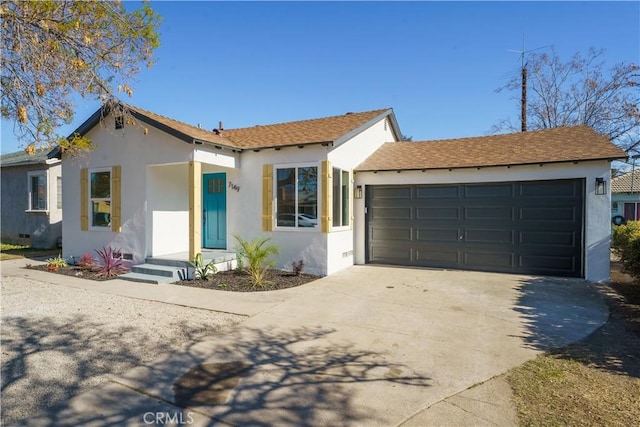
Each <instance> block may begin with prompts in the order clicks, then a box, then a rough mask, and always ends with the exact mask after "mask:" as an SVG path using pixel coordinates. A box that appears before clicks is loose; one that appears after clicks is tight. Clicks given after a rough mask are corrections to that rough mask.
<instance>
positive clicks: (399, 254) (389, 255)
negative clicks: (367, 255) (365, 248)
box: [371, 245, 411, 262]
mask: <svg viewBox="0 0 640 427" xmlns="http://www.w3.org/2000/svg"><path fill="white" fill-rule="evenodd" d="M371 259H372V260H376V261H382V262H391V261H396V262H397V261H402V262H404V261H406V260H411V248H410V247H405V248H402V247H397V246H393V247H389V246H377V245H373V246H372V248H371Z"/></svg>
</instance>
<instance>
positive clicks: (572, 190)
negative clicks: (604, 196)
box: [520, 180, 582, 200]
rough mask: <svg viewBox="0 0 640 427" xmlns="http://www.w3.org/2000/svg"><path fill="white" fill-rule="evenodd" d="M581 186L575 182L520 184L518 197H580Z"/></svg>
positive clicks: (546, 198)
mask: <svg viewBox="0 0 640 427" xmlns="http://www.w3.org/2000/svg"><path fill="white" fill-rule="evenodd" d="M581 187H582V186H581V185H579V183H577V182H575V181H571V180H569V181H546V182H545V181H533V182H523V183H520V195H521V196H524V197H526V198H539V199H544V200H549V199H550V198H565V197H569V198H574V197H579V198H581V197H582V188H581Z"/></svg>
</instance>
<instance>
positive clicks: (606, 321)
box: [515, 278, 640, 377]
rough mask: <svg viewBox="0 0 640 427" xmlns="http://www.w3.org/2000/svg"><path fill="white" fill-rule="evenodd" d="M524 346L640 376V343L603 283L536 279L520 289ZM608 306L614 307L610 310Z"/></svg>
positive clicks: (519, 309)
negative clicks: (620, 316) (620, 315)
mask: <svg viewBox="0 0 640 427" xmlns="http://www.w3.org/2000/svg"><path fill="white" fill-rule="evenodd" d="M518 291H519V297H518V302H517V305H516V308H515V310H516V311H518V312H519V313H520V314H521V317H522V319H523V322H524V324H525V329H526V331H525V333H524V334H523V336H522V337H521V338H522V339H523V340H524V342H525V343H526V344H525V345H527V346H530V347H532V348H535V349H538V350H546V351H549V352H550V353H551V354H554V355H556V356H557V357H561V358H566V359H574V360H579V361H581V362H583V363H586V364H590V365H593V366H597V367H599V368H602V369H605V370H608V371H611V372H615V373H618V374H625V375H630V376H633V377H640V341H639V340H638V338H637V337H636V336H635V335H633V334H632V333H630V332H629V331H628V330H627V329H626V327H625V326H624V322H623V321H622V319H620V318H619V316H618V313H617V311H616V309H615V304H612V302H613V301H612V298H615V296H614V295H613V294H610V293H609V294H607V291H606V289H604V288H603V286H602V285H598V284H592V283H589V282H586V281H584V280H579V279H560V278H531V279H527V280H523V281H522V284H521V286H520V287H519V288H518ZM607 305H609V306H610V307H611V308H612V311H611V315H610V313H609V308H607Z"/></svg>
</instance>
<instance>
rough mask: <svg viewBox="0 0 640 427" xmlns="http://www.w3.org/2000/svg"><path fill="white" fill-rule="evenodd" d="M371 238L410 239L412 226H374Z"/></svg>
mask: <svg viewBox="0 0 640 427" xmlns="http://www.w3.org/2000/svg"><path fill="white" fill-rule="evenodd" d="M371 239H372V240H374V241H376V240H397V241H402V240H405V241H410V240H411V227H373V228H372V229H371Z"/></svg>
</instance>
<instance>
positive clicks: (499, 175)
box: [354, 161, 611, 281]
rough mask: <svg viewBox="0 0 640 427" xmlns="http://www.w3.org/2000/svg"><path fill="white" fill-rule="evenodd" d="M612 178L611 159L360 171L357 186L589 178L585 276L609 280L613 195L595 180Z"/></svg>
mask: <svg viewBox="0 0 640 427" xmlns="http://www.w3.org/2000/svg"><path fill="white" fill-rule="evenodd" d="M598 177H600V178H604V179H606V180H607V182H609V181H610V163H609V162H608V161H590V162H582V163H579V164H577V165H574V164H571V165H568V164H549V165H544V166H537V165H536V166H513V167H510V168H507V167H489V168H483V169H480V170H478V169H453V170H451V171H449V170H427V171H425V172H421V171H403V172H401V173H397V172H395V171H393V172H379V173H377V174H374V173H372V172H360V173H357V174H356V177H355V184H356V185H364V186H366V185H393V184H452V183H460V184H462V183H480V182H507V181H531V180H553V179H569V178H584V179H585V187H586V190H585V191H586V194H585V236H584V254H585V260H584V265H585V278H586V279H587V280H592V281H607V280H609V249H610V241H611V234H610V232H611V229H610V226H609V213H610V207H611V205H610V204H611V196H610V194H607V195H595V179H596V178H598ZM364 209H365V199H364V198H363V199H360V200H356V201H355V206H354V215H355V218H356V219H355V229H354V233H355V241H356V246H355V249H354V260H355V263H356V264H364V262H365V241H366V239H365V237H366V234H365V233H366V230H365V214H364Z"/></svg>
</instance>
